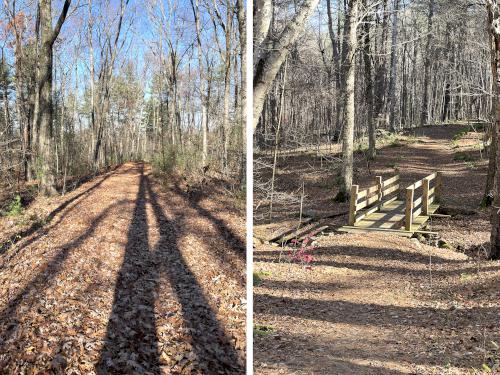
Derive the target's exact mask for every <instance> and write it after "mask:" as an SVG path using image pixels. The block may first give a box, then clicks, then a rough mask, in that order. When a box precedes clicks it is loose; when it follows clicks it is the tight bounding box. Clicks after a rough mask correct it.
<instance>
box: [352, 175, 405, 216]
mask: <svg viewBox="0 0 500 375" xmlns="http://www.w3.org/2000/svg"><path fill="white" fill-rule="evenodd" d="M375 181H376V183H375V185H373V186H370V187H369V188H366V189H364V190H361V191H360V190H359V185H352V187H351V194H350V204H349V225H351V226H352V225H354V224H356V223H357V222H358V221H360V220H362V219H363V218H365V217H366V216H368V215H370V214H371V213H373V212H375V211H377V210H378V209H379V208H380V207H381V205H382V204H384V203H389V202H391V201H393V200H395V199H396V198H397V195H398V192H399V174H398V175H395V176H393V177H391V178H389V179H387V180H385V181H384V180H383V179H382V176H377V177H375ZM391 195H392V197H391V198H388V197H390V196H391Z"/></svg>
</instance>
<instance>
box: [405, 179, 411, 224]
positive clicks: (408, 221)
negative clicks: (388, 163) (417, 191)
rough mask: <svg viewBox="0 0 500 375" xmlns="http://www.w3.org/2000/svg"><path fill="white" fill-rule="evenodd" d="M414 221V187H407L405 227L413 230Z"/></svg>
mask: <svg viewBox="0 0 500 375" xmlns="http://www.w3.org/2000/svg"><path fill="white" fill-rule="evenodd" d="M412 222H413V187H409V188H406V204H405V229H406V230H408V231H411V225H412Z"/></svg>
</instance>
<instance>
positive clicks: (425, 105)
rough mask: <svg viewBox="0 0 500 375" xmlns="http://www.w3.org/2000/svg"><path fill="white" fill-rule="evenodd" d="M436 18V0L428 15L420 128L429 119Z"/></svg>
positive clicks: (430, 2)
mask: <svg viewBox="0 0 500 375" xmlns="http://www.w3.org/2000/svg"><path fill="white" fill-rule="evenodd" d="M433 17H434V0H429V13H428V15H427V41H426V44H425V51H424V56H425V62H424V95H423V98H422V110H421V112H420V126H423V125H425V123H426V122H428V121H429V120H430V118H429V80H430V71H431V62H432V59H431V52H430V51H431V43H432V22H433Z"/></svg>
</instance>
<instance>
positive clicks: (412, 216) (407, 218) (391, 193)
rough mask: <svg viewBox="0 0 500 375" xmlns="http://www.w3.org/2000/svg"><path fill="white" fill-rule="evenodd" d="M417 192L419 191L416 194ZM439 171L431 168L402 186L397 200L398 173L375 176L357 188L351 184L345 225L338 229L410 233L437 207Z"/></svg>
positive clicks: (420, 225)
mask: <svg viewBox="0 0 500 375" xmlns="http://www.w3.org/2000/svg"><path fill="white" fill-rule="evenodd" d="M420 192H421V195H420V196H418V195H419V194H420ZM440 193H441V173H440V172H435V173H432V174H431V175H429V176H427V177H425V178H423V179H421V180H419V181H417V182H415V183H414V184H412V185H410V186H408V187H407V188H406V199H405V200H404V201H403V200H398V195H399V175H395V176H393V177H391V178H389V179H387V180H385V181H384V180H383V179H382V177H381V176H377V177H376V184H375V185H373V186H371V187H369V188H367V189H364V190H361V191H360V190H359V185H353V186H352V189H351V200H350V206H349V225H347V226H344V227H342V228H339V231H342V232H349V233H368V232H386V233H388V234H397V235H401V236H406V237H411V236H413V234H414V233H418V232H421V233H424V232H425V231H424V228H425V227H426V225H427V222H428V220H429V218H430V217H432V216H440V215H438V214H436V211H437V210H438V208H439V204H438V202H439V196H440Z"/></svg>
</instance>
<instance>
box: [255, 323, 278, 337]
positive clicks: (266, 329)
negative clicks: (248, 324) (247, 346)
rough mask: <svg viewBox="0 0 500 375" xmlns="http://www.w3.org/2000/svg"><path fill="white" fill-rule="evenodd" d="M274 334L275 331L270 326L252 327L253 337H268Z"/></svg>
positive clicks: (258, 325)
mask: <svg viewBox="0 0 500 375" xmlns="http://www.w3.org/2000/svg"><path fill="white" fill-rule="evenodd" d="M274 332H275V330H274V328H273V327H271V326H266V325H261V324H256V325H255V326H254V327H253V333H254V335H255V336H267V335H270V334H272V333H274Z"/></svg>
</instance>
